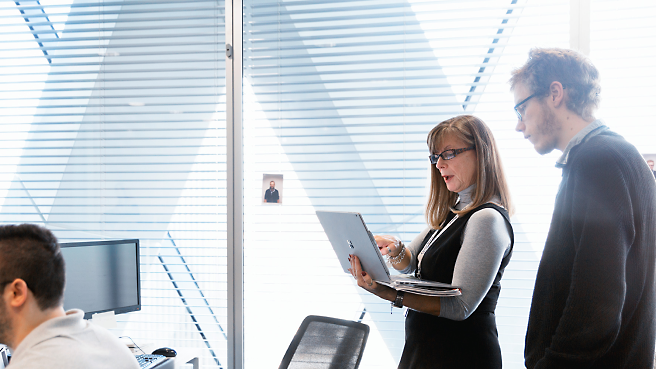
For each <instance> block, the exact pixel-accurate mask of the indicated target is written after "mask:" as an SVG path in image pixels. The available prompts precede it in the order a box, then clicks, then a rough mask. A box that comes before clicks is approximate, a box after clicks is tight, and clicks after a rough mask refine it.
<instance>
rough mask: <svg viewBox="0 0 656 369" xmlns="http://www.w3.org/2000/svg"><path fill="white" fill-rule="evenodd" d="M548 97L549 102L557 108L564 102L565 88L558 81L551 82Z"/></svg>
mask: <svg viewBox="0 0 656 369" xmlns="http://www.w3.org/2000/svg"><path fill="white" fill-rule="evenodd" d="M549 97H551V99H550V100H551V104H552V105H553V106H554V108H559V107H560V106H561V105H562V104H564V103H565V88H564V87H563V84H562V83H560V82H558V81H553V82H551V85H550V86H549Z"/></svg>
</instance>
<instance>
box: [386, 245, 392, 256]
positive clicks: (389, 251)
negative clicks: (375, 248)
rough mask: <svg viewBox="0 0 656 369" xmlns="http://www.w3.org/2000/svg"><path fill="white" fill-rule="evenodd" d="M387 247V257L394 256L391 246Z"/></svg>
mask: <svg viewBox="0 0 656 369" xmlns="http://www.w3.org/2000/svg"><path fill="white" fill-rule="evenodd" d="M386 247H387V255H391V254H392V249H390V248H389V246H386Z"/></svg>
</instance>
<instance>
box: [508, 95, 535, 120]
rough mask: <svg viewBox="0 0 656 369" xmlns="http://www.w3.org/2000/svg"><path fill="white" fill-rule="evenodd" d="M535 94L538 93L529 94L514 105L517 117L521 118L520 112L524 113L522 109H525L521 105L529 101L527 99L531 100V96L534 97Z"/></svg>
mask: <svg viewBox="0 0 656 369" xmlns="http://www.w3.org/2000/svg"><path fill="white" fill-rule="evenodd" d="M537 95H538V94H537V93H535V94H533V95H531V96H529V97H527V98H525V99H524V100H522V101H520V102H519V103H518V104H517V105H515V108H514V109H515V113H516V114H517V118H518V119H519V120H522V113H524V110H526V107H525V106H523V105H524V103H525V102H527V101H529V100H531V99H532V98H534V97H536V96H537Z"/></svg>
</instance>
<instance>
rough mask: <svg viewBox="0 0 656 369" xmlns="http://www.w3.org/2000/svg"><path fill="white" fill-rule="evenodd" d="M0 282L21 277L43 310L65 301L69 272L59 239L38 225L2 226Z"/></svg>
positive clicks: (4, 282) (0, 236)
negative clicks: (65, 287)
mask: <svg viewBox="0 0 656 369" xmlns="http://www.w3.org/2000/svg"><path fill="white" fill-rule="evenodd" d="M0 255H2V257H1V258H0V282H1V283H2V284H3V287H4V286H6V285H7V284H8V283H11V282H13V281H14V280H15V279H17V278H20V279H22V280H23V281H25V283H26V284H27V288H29V289H30V291H32V294H33V295H34V297H35V299H36V302H37V305H38V306H39V308H40V309H41V310H46V309H49V308H53V307H56V306H59V305H61V304H62V303H63V297H64V285H65V283H66V274H65V273H66V271H65V266H64V258H63V256H62V254H61V251H60V249H59V243H58V242H57V238H56V237H55V235H53V234H52V232H50V231H49V230H47V229H46V228H43V227H39V226H37V225H35V224H21V225H4V226H0Z"/></svg>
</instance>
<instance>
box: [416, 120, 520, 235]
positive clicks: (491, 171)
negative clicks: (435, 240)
mask: <svg viewBox="0 0 656 369" xmlns="http://www.w3.org/2000/svg"><path fill="white" fill-rule="evenodd" d="M449 136H451V137H455V138H458V139H460V140H461V141H462V142H464V143H465V144H466V145H467V146H474V147H475V148H476V160H477V162H476V190H475V191H474V196H473V198H472V203H471V204H470V205H469V206H468V207H466V208H464V209H462V210H460V211H458V210H455V209H454V208H453V207H454V206H455V204H456V200H457V199H458V194H456V193H454V192H451V191H449V190H448V189H447V188H446V184H445V183H444V179H442V175H441V174H440V172H439V170H438V169H437V168H436V167H435V165H431V167H430V168H431V185H430V194H429V195H428V204H427V205H426V221H427V222H428V225H429V226H430V227H431V228H433V229H440V228H441V227H442V226H443V225H444V221H445V220H446V218H447V216H448V215H449V212H454V213H456V214H459V215H463V214H466V213H468V212H469V211H470V210H472V209H474V208H476V207H478V206H480V205H483V204H485V203H486V202H489V201H491V200H492V199H493V198H494V197H495V196H498V197H499V201H500V202H501V203H500V204H498V205H501V206H503V207H504V208H506V210H508V213H509V214H510V215H512V214H513V210H514V209H513V205H512V201H511V199H510V190H509V189H508V183H507V181H506V176H505V174H504V170H503V165H501V156H500V155H499V150H498V149H497V144H496V141H495V140H494V136H493V135H492V131H491V130H490V128H488V126H487V125H486V124H485V123H484V122H483V121H482V120H481V119H480V118H478V117H475V116H473V115H459V116H457V117H453V118H451V119H447V120H445V121H443V122H442V123H440V124H438V125H437V126H435V127H434V128H433V129H432V130H431V131H430V132H429V133H428V139H427V144H428V149H429V150H430V152H431V154H436V153H437V150H438V147H440V146H441V145H442V142H443V140H444V139H445V138H446V137H449Z"/></svg>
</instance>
